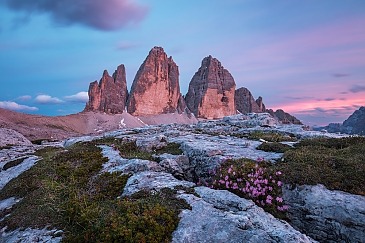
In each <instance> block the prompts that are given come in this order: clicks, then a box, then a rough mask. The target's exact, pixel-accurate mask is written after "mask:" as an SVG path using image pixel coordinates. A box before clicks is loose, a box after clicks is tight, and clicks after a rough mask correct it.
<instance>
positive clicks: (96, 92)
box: [85, 64, 128, 114]
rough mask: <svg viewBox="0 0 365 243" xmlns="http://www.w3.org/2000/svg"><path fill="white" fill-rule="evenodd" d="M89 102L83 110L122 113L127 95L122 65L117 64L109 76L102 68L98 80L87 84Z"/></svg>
mask: <svg viewBox="0 0 365 243" xmlns="http://www.w3.org/2000/svg"><path fill="white" fill-rule="evenodd" d="M88 93H89V102H88V103H87V104H86V107H85V111H101V112H105V113H111V114H116V113H123V111H124V109H125V104H126V100H127V96H128V91H127V81H126V73H125V67H124V65H123V64H122V65H120V66H118V68H117V70H116V71H115V72H114V74H113V77H111V76H110V75H109V73H108V71H106V70H104V72H103V76H102V78H101V79H100V82H99V83H98V81H94V82H92V83H90V86H89V91H88Z"/></svg>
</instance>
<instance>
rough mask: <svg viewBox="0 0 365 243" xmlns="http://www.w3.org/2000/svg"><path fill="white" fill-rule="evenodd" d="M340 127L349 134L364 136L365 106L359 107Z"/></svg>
mask: <svg viewBox="0 0 365 243" xmlns="http://www.w3.org/2000/svg"><path fill="white" fill-rule="evenodd" d="M342 126H343V127H344V128H345V131H346V132H347V133H349V134H360V135H365V106H362V107H360V108H359V109H358V110H356V111H355V112H354V113H353V114H352V115H350V116H349V118H347V119H346V120H345V121H344V122H343V124H342Z"/></svg>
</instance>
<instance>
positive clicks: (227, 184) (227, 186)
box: [226, 181, 229, 189]
mask: <svg viewBox="0 0 365 243" xmlns="http://www.w3.org/2000/svg"><path fill="white" fill-rule="evenodd" d="M226 188H227V189H229V183H228V181H226Z"/></svg>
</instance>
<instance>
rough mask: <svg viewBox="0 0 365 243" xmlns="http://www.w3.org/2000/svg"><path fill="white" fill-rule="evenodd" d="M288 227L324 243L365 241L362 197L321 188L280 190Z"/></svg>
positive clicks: (364, 203) (364, 198)
mask: <svg viewBox="0 0 365 243" xmlns="http://www.w3.org/2000/svg"><path fill="white" fill-rule="evenodd" d="M283 197H284V200H285V202H286V203H287V204H288V205H289V206H290V208H289V211H288V212H289V218H290V220H291V224H292V225H293V226H294V227H295V228H297V229H298V230H300V231H301V232H304V233H306V234H307V235H309V236H311V237H312V238H313V239H317V240H320V241H323V242H364V240H365V231H364V229H365V197H363V196H359V195H353V194H350V193H346V192H341V191H330V190H328V189H326V188H325V187H324V186H323V185H316V186H308V185H305V186H297V187H296V188H294V189H290V188H289V187H284V188H283Z"/></svg>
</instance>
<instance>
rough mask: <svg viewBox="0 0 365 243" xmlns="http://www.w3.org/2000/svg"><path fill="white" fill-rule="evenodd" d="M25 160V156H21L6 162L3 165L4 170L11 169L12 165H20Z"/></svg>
mask: <svg viewBox="0 0 365 243" xmlns="http://www.w3.org/2000/svg"><path fill="white" fill-rule="evenodd" d="M24 160H25V158H20V159H15V160H12V161H9V162H8V163H6V164H5V165H4V166H3V170H7V169H10V168H11V167H15V166H17V165H20V164H21V163H23V161H24Z"/></svg>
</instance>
